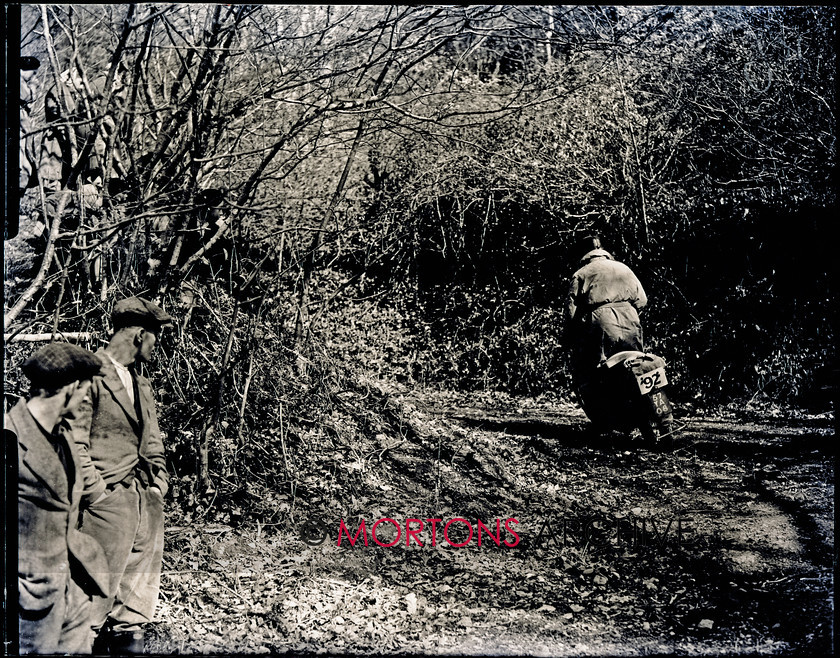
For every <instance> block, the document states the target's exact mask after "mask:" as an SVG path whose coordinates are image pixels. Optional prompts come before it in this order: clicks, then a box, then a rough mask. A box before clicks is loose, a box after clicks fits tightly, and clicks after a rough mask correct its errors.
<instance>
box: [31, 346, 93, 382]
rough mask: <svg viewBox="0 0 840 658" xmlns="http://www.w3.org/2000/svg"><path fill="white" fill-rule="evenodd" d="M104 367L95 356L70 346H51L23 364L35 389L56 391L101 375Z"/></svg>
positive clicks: (44, 348)
mask: <svg viewBox="0 0 840 658" xmlns="http://www.w3.org/2000/svg"><path fill="white" fill-rule="evenodd" d="M101 367H102V363H101V362H100V360H99V357H97V356H96V355H95V354H94V353H93V352H89V351H88V350H86V349H84V348H81V347H79V346H78V345H71V344H70V343H50V344H49V345H47V346H46V347H42V348H41V349H40V350H38V351H37V352H35V354H33V355H32V356H30V357H29V358H28V359H27V360H26V361H24V363H23V374H24V375H26V377H27V378H28V379H29V381H30V382H31V383H32V385H33V386H36V387H38V388H48V389H57V388H61V387H62V386H65V385H67V384H69V383H71V382H75V381H78V380H82V379H90V378H91V377H93V376H94V375H97V374H99V370H100V368H101Z"/></svg>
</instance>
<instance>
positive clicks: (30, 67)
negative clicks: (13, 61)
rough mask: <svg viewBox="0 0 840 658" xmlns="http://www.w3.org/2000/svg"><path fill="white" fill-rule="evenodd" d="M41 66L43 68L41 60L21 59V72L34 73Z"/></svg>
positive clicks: (33, 58) (35, 58)
mask: <svg viewBox="0 0 840 658" xmlns="http://www.w3.org/2000/svg"><path fill="white" fill-rule="evenodd" d="M39 66H41V60H39V59H38V58H37V57H21V58H20V70H21V71H34V70H35V69H37V68H38V67H39Z"/></svg>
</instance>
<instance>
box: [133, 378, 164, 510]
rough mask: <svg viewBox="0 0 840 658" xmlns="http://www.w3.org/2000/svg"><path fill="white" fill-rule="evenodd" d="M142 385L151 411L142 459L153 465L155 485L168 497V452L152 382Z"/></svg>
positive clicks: (146, 381) (145, 382)
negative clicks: (162, 433) (159, 423)
mask: <svg viewBox="0 0 840 658" xmlns="http://www.w3.org/2000/svg"><path fill="white" fill-rule="evenodd" d="M138 383H139V382H138ZM142 384H143V385H142V387H141V388H142V389H143V391H144V393H142V394H143V395H144V397H145V399H146V403H147V404H148V405H149V411H150V413H149V417H148V423H149V428H148V432H149V433H148V439H147V441H146V443H145V446H144V449H143V455H142V457H143V458H144V459H145V460H146V461H147V462H148V463H149V464H151V466H152V468H153V470H154V482H153V484H154V485H155V486H156V487H158V488H159V489H160V490H161V492H162V493H163V494H164V495H166V492H167V491H168V490H169V473H168V472H167V470H166V451H165V448H164V446H163V439H162V437H161V434H160V426H159V425H158V418H157V404H156V401H155V398H154V393H153V392H152V386H151V382H149V381H148V380H147V379H144V380H143V381H142Z"/></svg>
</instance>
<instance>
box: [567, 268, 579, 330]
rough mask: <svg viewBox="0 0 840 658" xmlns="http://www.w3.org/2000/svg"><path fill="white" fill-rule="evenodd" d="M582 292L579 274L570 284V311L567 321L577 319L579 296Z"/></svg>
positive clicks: (568, 306) (568, 302)
mask: <svg viewBox="0 0 840 658" xmlns="http://www.w3.org/2000/svg"><path fill="white" fill-rule="evenodd" d="M579 292H580V280H579V279H578V277H577V276H574V277H572V282H571V283H570V284H569V299H568V300H567V305H566V310H567V311H568V317H567V318H566V320H567V322H571V321H572V320H574V319H575V313H576V312H577V298H578V293H579Z"/></svg>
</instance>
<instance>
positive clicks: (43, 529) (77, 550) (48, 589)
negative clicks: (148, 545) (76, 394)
mask: <svg viewBox="0 0 840 658" xmlns="http://www.w3.org/2000/svg"><path fill="white" fill-rule="evenodd" d="M5 427H6V430H7V431H11V432H13V433H14V434H15V435H17V442H18V590H19V603H20V607H21V608H22V609H24V610H31V611H38V610H48V609H49V608H50V607H51V606H52V605H53V604H54V603H55V602H56V601H58V600H59V599H60V597H63V596H64V590H65V587H66V583H67V578H68V576H70V577H72V578H73V579H74V580H75V581H76V582H77V583H78V584H79V586H80V587H81V588H82V589H83V590H84V591H85V593H86V594H88V595H91V596H106V593H107V592H108V586H109V583H108V578H109V576H108V571H109V569H108V562H107V560H106V559H105V554H104V552H103V550H102V547H101V546H100V545H99V543H98V542H97V541H96V540H95V539H93V538H91V537H88V536H87V535H85V534H82V533H81V532H80V531H79V530H78V529H77V525H78V520H79V501H80V499H81V497H82V489H83V483H82V479H81V477H79V476H78V474H79V472H80V468H81V464H80V463H79V456H78V453H77V452H76V450H75V448H74V446H73V442H72V441H70V440H67V438H63V437H62V438H60V439H58V440H59V441H61V442H62V443H63V444H64V453H65V455H66V460H67V462H68V465H67V469H65V467H64V465H63V464H62V462H61V459H60V458H59V456H58V454H57V453H56V451H55V449H54V448H53V446H52V444H51V443H50V438H49V437H48V436H47V435H46V434H45V433H44V431H43V430H42V429H41V427H40V426H39V425H38V423H37V422H36V421H35V419H34V418H33V417H32V414H31V413H30V412H29V409H28V408H27V406H26V402H25V400H20V401H19V402H18V403H17V404H16V405H15V406H14V407H13V408H12V409H11V410H10V411H9V412H8V413H7V414H6V416H5ZM7 440H8V439H7Z"/></svg>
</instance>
